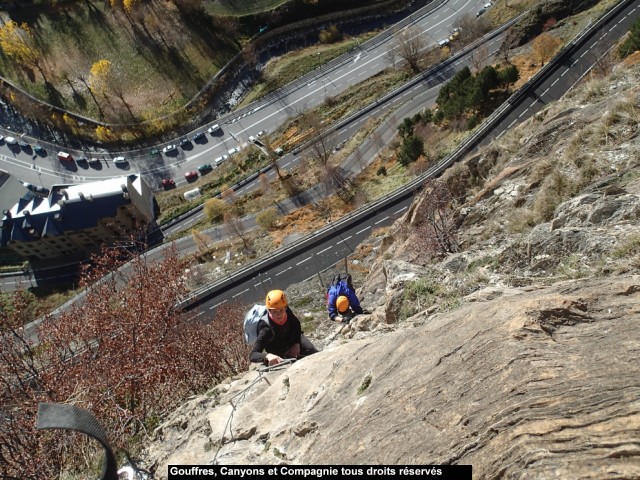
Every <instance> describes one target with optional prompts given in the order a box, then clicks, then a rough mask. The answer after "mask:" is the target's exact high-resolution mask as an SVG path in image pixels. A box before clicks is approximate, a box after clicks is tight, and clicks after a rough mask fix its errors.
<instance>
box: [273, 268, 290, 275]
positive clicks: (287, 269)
mask: <svg viewBox="0 0 640 480" xmlns="http://www.w3.org/2000/svg"><path fill="white" fill-rule="evenodd" d="M289 270H291V267H289V268H285V269H284V270H282V271H281V272H278V273H276V277H277V276H278V275H282V274H283V273H287V272H288V271H289Z"/></svg>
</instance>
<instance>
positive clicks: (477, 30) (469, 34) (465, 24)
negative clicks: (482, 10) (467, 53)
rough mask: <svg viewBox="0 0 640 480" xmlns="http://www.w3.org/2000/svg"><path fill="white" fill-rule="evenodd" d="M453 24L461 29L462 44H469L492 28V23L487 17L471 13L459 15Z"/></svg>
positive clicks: (460, 38) (459, 38) (459, 37)
mask: <svg viewBox="0 0 640 480" xmlns="http://www.w3.org/2000/svg"><path fill="white" fill-rule="evenodd" d="M453 26H454V27H455V28H458V29H460V35H459V36H458V40H459V41H460V43H461V44H462V45H468V44H469V43H471V42H473V41H474V40H475V39H476V38H478V37H480V36H482V35H484V34H485V33H486V32H488V31H489V30H491V25H490V24H489V22H488V21H487V19H486V18H484V17H480V18H475V17H474V16H473V15H471V14H470V13H466V14H464V15H462V16H460V17H458V18H457V19H456V21H455V22H454V23H453Z"/></svg>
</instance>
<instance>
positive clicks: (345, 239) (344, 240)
mask: <svg viewBox="0 0 640 480" xmlns="http://www.w3.org/2000/svg"><path fill="white" fill-rule="evenodd" d="M351 237H353V235H349V236H348V237H347V238H343V239H342V240H340V241H339V242H338V243H336V245H338V244H340V243H342V242H346V241H347V240H349V239H350V238H351Z"/></svg>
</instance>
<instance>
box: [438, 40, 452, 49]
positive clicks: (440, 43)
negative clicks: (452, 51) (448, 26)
mask: <svg viewBox="0 0 640 480" xmlns="http://www.w3.org/2000/svg"><path fill="white" fill-rule="evenodd" d="M449 43H451V42H450V41H449V39H448V38H443V39H442V40H440V41H439V42H438V46H439V47H440V48H442V47H447V46H449Z"/></svg>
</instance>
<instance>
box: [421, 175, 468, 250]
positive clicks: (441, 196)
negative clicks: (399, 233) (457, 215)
mask: <svg viewBox="0 0 640 480" xmlns="http://www.w3.org/2000/svg"><path fill="white" fill-rule="evenodd" d="M424 191H425V193H424V194H423V195H422V198H421V200H420V203H419V204H418V206H417V208H416V210H415V213H414V216H413V219H412V222H411V226H410V227H409V228H411V229H412V231H410V232H409V233H410V234H411V235H412V237H413V239H414V241H413V242H412V248H413V249H414V250H415V251H419V252H422V253H426V254H428V255H442V254H447V253H454V252H457V251H458V249H459V246H458V238H457V229H456V226H455V222H454V219H453V210H452V205H451V204H452V201H453V199H452V197H451V192H450V191H449V189H448V188H447V186H446V185H445V184H444V183H443V182H441V181H439V180H431V181H429V182H428V183H427V184H425V187H424Z"/></svg>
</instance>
